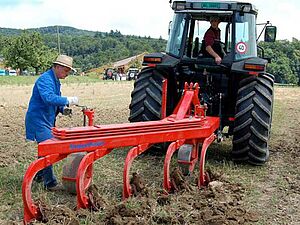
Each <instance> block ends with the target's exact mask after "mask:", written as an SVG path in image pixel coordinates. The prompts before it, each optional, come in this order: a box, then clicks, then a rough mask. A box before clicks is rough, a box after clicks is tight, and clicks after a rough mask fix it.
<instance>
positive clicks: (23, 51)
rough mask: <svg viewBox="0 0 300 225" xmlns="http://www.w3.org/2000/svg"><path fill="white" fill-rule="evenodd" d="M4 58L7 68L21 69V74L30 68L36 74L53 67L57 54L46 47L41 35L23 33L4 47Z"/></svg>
mask: <svg viewBox="0 0 300 225" xmlns="http://www.w3.org/2000/svg"><path fill="white" fill-rule="evenodd" d="M3 56H4V58H5V64H6V65H7V66H10V67H13V68H16V69H20V74H22V72H23V71H24V70H26V69H28V68H30V67H32V68H34V69H35V72H36V74H37V73H38V72H39V70H41V69H45V68H47V67H49V66H50V65H51V63H52V62H53V60H54V58H55V56H56V54H55V53H54V51H53V50H50V49H49V48H48V47H46V46H45V45H44V43H43V41H42V38H41V35H40V34H39V33H36V32H34V33H28V32H26V31H24V32H22V33H21V35H20V36H17V37H12V38H10V40H9V41H8V44H7V45H6V46H5V47H4V50H3Z"/></svg>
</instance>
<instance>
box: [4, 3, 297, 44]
mask: <svg viewBox="0 0 300 225" xmlns="http://www.w3.org/2000/svg"><path fill="white" fill-rule="evenodd" d="M240 1H244V0H240ZM246 2H250V3H253V4H254V5H255V6H256V7H257V8H258V10H259V11H258V13H259V14H258V20H257V22H258V23H263V22H266V21H268V20H269V21H270V22H271V23H272V25H275V26H277V39H278V40H284V39H287V40H292V38H293V37H294V38H297V39H299V40H300V29H299V25H298V24H297V23H298V22H297V21H299V20H300V19H299V17H298V14H300V1H299V0H288V1H283V0H249V1H246ZM0 12H1V13H0V27H5V28H19V29H26V28H38V27H46V26H54V25H61V26H71V27H75V28H79V29H85V30H91V31H100V32H110V31H111V30H114V31H115V30H118V31H120V32H121V33H122V34H125V35H136V36H147V37H148V36H150V37H152V38H159V37H162V38H164V39H167V37H168V26H169V22H170V21H171V20H172V17H173V11H172V9H171V7H170V5H169V0H114V1H112V0H0ZM261 28H262V27H261ZM261 28H260V27H258V32H259V31H260V29H261Z"/></svg>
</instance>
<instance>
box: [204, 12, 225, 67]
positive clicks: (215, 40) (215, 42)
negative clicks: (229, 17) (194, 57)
mask: <svg viewBox="0 0 300 225" xmlns="http://www.w3.org/2000/svg"><path fill="white" fill-rule="evenodd" d="M219 23H220V18H219V17H217V16H212V17H211V18H210V25H211V26H210V28H209V29H208V30H207V31H206V32H205V35H204V38H203V41H202V46H201V52H202V54H203V56H204V57H213V58H214V59H215V62H216V64H218V65H219V64H220V63H221V62H222V58H223V57H224V55H225V52H224V51H223V49H222V46H221V44H220V40H221V30H220V28H219Z"/></svg>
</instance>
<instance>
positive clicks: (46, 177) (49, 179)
mask: <svg viewBox="0 0 300 225" xmlns="http://www.w3.org/2000/svg"><path fill="white" fill-rule="evenodd" d="M36 177H37V179H39V178H42V179H43V181H44V186H45V188H51V187H54V186H56V185H57V180H56V177H55V175H54V172H53V167H52V165H51V166H48V167H46V168H44V169H42V170H40V171H39V172H38V173H37V174H36Z"/></svg>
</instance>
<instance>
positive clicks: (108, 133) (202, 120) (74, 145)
mask: <svg viewBox="0 0 300 225" xmlns="http://www.w3.org/2000/svg"><path fill="white" fill-rule="evenodd" d="M198 96H199V85H198V84H197V83H196V84H195V85H194V84H190V85H188V84H187V83H186V84H185V88H184V92H183V95H182V98H181V100H180V101H179V103H178V105H177V107H176V108H175V110H174V112H173V114H171V115H170V116H168V117H165V118H163V119H161V120H159V121H148V122H137V123H125V124H114V125H94V124H93V123H94V122H93V118H94V111H93V110H90V109H87V108H86V109H83V112H84V115H85V116H87V117H88V126H83V127H74V128H53V130H52V132H53V135H54V138H52V139H50V140H47V141H44V142H42V143H40V144H39V145H38V157H39V158H38V159H37V160H35V161H34V162H32V163H31V164H30V166H29V168H28V169H27V171H26V173H25V176H24V180H23V185H22V194H23V204H24V224H28V223H29V222H30V221H31V220H33V219H38V220H39V219H40V218H41V212H40V209H39V207H38V206H37V205H36V204H35V202H34V201H33V199H32V196H31V185H32V181H33V178H34V176H35V175H36V174H37V172H38V171H40V170H42V169H44V168H45V167H47V166H49V165H52V164H54V163H56V162H58V161H60V160H62V159H64V158H66V157H67V156H68V155H69V154H72V153H79V152H85V153H87V154H85V155H84V156H83V158H82V159H81V161H80V163H79V165H78V169H77V168H76V169H77V173H76V176H75V177H73V178H72V177H70V178H64V179H69V180H71V181H72V180H73V181H74V183H75V184H76V193H77V208H78V209H79V208H90V207H91V205H90V204H91V203H90V201H89V198H88V196H87V195H86V190H87V188H88V187H89V186H90V184H91V182H92V177H93V163H94V161H96V160H98V159H100V158H101V157H103V156H105V155H107V154H109V153H110V152H112V151H113V150H114V149H115V148H119V147H126V146H134V147H133V148H131V149H130V150H129V152H128V154H127V157H126V159H125V165H124V173H123V199H126V198H128V197H130V196H131V195H132V188H131V186H130V177H129V173H130V167H131V164H132V162H133V160H134V159H135V158H136V157H137V156H138V155H140V154H142V153H143V152H145V151H147V150H148V149H149V148H150V147H151V146H152V145H153V144H156V143H163V142H170V145H169V147H168V149H167V152H166V156H165V160H164V176H163V187H164V189H165V190H166V191H168V192H170V191H172V189H173V188H174V186H173V184H172V182H171V180H170V161H171V158H172V155H173V154H174V152H175V151H176V150H178V163H179V165H182V166H183V168H186V172H192V171H193V169H194V167H195V165H196V163H197V161H200V163H199V164H200V165H199V166H200V172H199V179H198V186H201V185H205V184H207V182H208V176H207V175H206V173H205V171H204V164H205V154H206V150H207V148H208V147H209V145H210V144H211V143H212V142H213V141H214V140H215V139H216V135H215V132H216V131H217V130H218V128H219V126H220V119H219V117H209V116H206V109H207V107H206V105H201V103H200V100H199V98H198ZM162 102H165V101H162ZM162 105H163V107H162V115H164V114H165V113H164V112H165V110H166V109H165V103H163V104H162ZM200 144H202V147H201V149H200V148H199V146H200ZM199 149H200V151H199Z"/></svg>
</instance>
